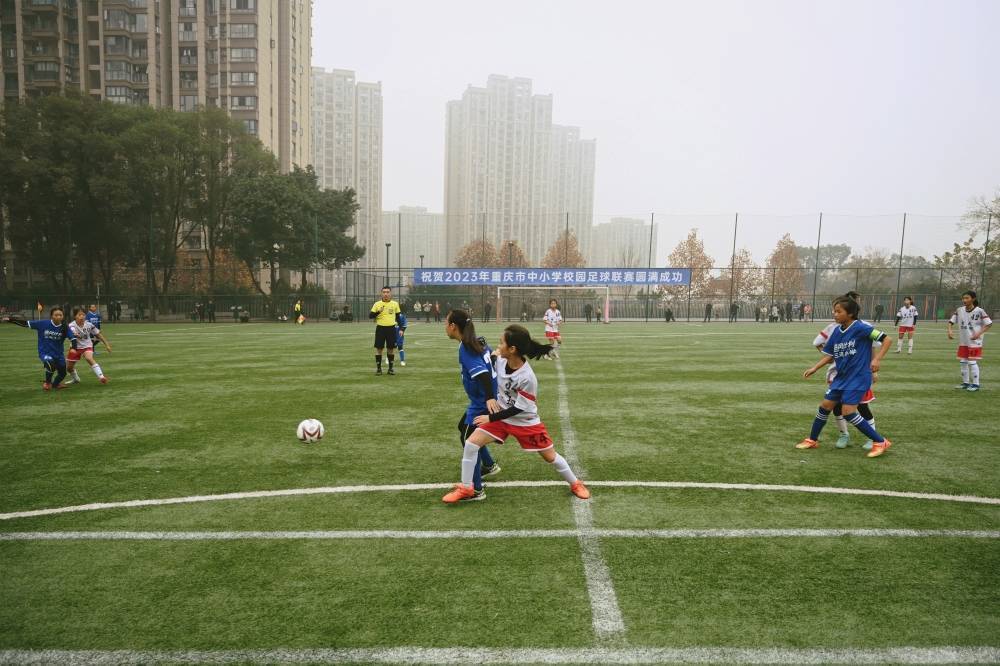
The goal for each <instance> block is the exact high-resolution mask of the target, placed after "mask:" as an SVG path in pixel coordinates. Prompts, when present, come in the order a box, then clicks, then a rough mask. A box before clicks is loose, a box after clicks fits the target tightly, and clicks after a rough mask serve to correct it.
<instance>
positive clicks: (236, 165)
mask: <svg viewBox="0 0 1000 666" xmlns="http://www.w3.org/2000/svg"><path fill="white" fill-rule="evenodd" d="M193 130H194V131H195V132H196V133H197V137H198V142H197V147H196V151H195V159H196V161H197V162H196V163H197V178H196V180H195V189H194V191H193V192H192V198H191V201H190V205H189V207H188V209H187V210H186V217H187V218H188V219H189V220H190V221H191V222H192V224H193V225H194V227H195V229H196V230H197V231H199V232H200V233H201V235H202V238H203V239H204V249H205V259H206V263H207V264H208V291H209V293H215V289H216V271H217V266H218V262H219V258H220V253H221V252H222V251H223V250H224V249H225V248H227V247H228V246H229V244H230V241H231V237H232V219H233V217H232V204H233V199H232V195H233V190H234V188H235V187H236V183H237V181H238V180H239V179H240V178H254V177H256V176H259V175H262V174H272V173H277V171H278V163H277V160H276V159H275V158H274V156H273V155H272V154H271V153H270V152H268V151H267V150H266V149H265V148H264V146H263V145H262V144H261V143H260V141H258V140H257V138H256V137H253V136H251V135H249V134H248V133H247V132H246V131H245V130H244V129H243V127H242V125H240V123H238V122H236V121H234V120H232V119H231V118H230V117H229V115H228V114H227V113H226V112H225V111H223V110H222V109H217V108H208V109H204V110H201V111H198V112H197V113H196V114H194V127H193Z"/></svg>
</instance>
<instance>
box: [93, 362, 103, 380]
mask: <svg viewBox="0 0 1000 666" xmlns="http://www.w3.org/2000/svg"><path fill="white" fill-rule="evenodd" d="M90 369H91V370H93V371H94V374H95V375H97V376H98V377H103V376H104V372H102V371H101V366H100V365H99V364H97V363H95V364H94V365H92V366H90Z"/></svg>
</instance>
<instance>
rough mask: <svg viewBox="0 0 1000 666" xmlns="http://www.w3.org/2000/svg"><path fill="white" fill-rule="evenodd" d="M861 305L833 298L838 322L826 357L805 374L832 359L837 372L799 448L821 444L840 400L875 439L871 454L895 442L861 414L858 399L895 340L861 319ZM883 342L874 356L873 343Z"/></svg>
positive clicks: (848, 415) (847, 416) (848, 416)
mask: <svg viewBox="0 0 1000 666" xmlns="http://www.w3.org/2000/svg"><path fill="white" fill-rule="evenodd" d="M860 309H861V308H860V306H859V305H858V303H857V301H855V300H854V299H851V298H848V297H847V296H841V297H840V298H838V299H836V300H835V301H834V302H833V319H834V321H836V322H837V323H838V324H840V325H839V326H838V327H837V328H835V329H834V330H833V332H832V333H831V334H830V338H829V339H828V340H827V341H826V345H825V346H824V347H823V358H822V359H821V360H820V361H819V362H817V363H816V365H814V366H813V367H811V368H809V369H808V370H806V371H805V372H804V373H803V374H802V376H803V377H810V376H812V375H813V373H815V372H816V371H817V370H819V369H820V368H822V367H823V366H825V365H827V364H828V363H831V362H833V363H836V365H837V376H836V377H835V378H834V380H833V381H832V382H831V383H830V386H829V387H828V388H827V390H826V395H825V396H824V397H823V402H821V403H820V405H819V410H818V411H817V413H816V418H815V419H813V426H812V432H811V433H810V435H809V437H807V438H806V439H804V440H802V441H801V442H799V443H798V444H796V445H795V448H798V449H815V448H816V447H818V446H819V434H820V431H822V430H823V426H824V425H826V419H827V417H828V416H829V415H830V412H831V411H832V410H833V408H834V407H835V406H836V405H837V403H838V402H839V403H840V404H841V410H842V413H843V415H844V418H845V419H847V422H848V423H850V424H851V425H853V426H854V427H855V428H857V429H858V430H860V431H861V432H862V433H864V434H865V436H867V437H868V438H869V439H870V440H872V448H871V451H869V452H868V457H869V458H877V457H878V456H880V455H882V454H883V453H885V451H886V449H888V448H889V447H890V446H892V442H890V441H889V440H888V439H886V438H885V437H883V436H882V435H880V434H879V433H878V431H877V430H875V428H874V427H872V425H871V424H870V423H868V421H866V420H865V419H864V418H863V417H862V416H861V414H859V413H858V403H860V402H861V400H862V399H863V398H864V395H865V393H866V392H867V391H868V389H869V388H870V387H871V385H872V373H873V372H878V369H879V364H880V363H881V361H882V358H883V357H884V356H885V354H886V352H887V351H889V346H890V345H891V344H892V340H891V338H890V337H889V336H887V335H886V334H885V333H883V332H882V331H879V330H878V329H876V328H875V327H874V326H872V325H871V324H869V323H868V322H865V321H860V320H859V319H858V312H859V311H860ZM874 342H880V343H882V346H881V347H880V348H879V350H878V353H877V354H876V355H875V357H874V358H872V343H874Z"/></svg>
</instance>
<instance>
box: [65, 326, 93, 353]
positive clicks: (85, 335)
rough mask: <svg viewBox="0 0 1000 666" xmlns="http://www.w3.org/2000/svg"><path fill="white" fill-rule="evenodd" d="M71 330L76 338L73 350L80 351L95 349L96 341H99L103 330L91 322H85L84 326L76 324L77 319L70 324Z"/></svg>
mask: <svg viewBox="0 0 1000 666" xmlns="http://www.w3.org/2000/svg"><path fill="white" fill-rule="evenodd" d="M69 329H70V330H71V331H73V335H75V336H76V340H75V341H74V343H73V348H74V349H78V350H79V351H86V350H88V349H93V348H94V340H95V339H97V335H98V334H99V333H100V332H101V329H99V328H97V327H96V326H94V325H93V324H91V323H90V322H89V321H85V322H83V326H80V325H79V324H77V323H76V320H75V319H74V320H73V321H71V322H70V323H69Z"/></svg>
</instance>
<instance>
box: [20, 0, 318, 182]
mask: <svg viewBox="0 0 1000 666" xmlns="http://www.w3.org/2000/svg"><path fill="white" fill-rule="evenodd" d="M0 55H2V57H0V97H2V98H10V97H24V96H30V95H40V94H47V93H52V92H60V91H64V90H67V89H77V90H80V91H83V92H84V93H86V94H89V95H91V96H93V97H96V98H98V99H106V100H109V101H112V102H118V103H122V104H142V105H145V104H149V105H153V106H158V107H172V108H174V109H177V110H180V111H189V110H193V109H195V108H197V107H198V106H201V105H208V106H220V107H222V108H224V109H226V110H227V111H229V113H230V114H231V115H232V117H233V118H235V119H237V120H239V121H241V122H242V123H243V125H244V126H245V127H246V128H247V130H248V131H249V132H250V133H252V134H255V135H257V136H258V137H259V138H260V140H261V142H262V143H263V144H264V145H265V146H266V147H267V148H269V149H270V150H271V151H272V152H273V153H274V155H275V156H276V157H277V158H278V160H279V163H280V165H281V168H282V170H283V171H288V170H290V169H291V167H292V166H293V165H300V166H305V165H307V164H308V163H309V161H310V158H311V155H312V148H311V142H312V130H311V128H310V123H311V120H312V118H311V114H310V112H309V104H310V100H311V91H310V88H311V78H310V72H309V67H310V59H311V57H312V0H0Z"/></svg>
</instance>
